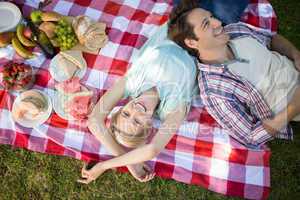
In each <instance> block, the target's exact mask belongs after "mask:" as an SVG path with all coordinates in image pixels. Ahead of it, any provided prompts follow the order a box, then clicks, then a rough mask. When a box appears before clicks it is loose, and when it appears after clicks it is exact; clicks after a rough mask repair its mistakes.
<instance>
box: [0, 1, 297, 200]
mask: <svg viewBox="0 0 300 200" xmlns="http://www.w3.org/2000/svg"><path fill="white" fill-rule="evenodd" d="M272 2H273V6H274V8H275V10H276V11H277V14H278V17H279V19H280V33H281V34H282V35H284V36H286V37H287V38H288V39H289V40H291V41H292V42H293V43H294V44H296V46H297V47H298V48H300V14H299V13H300V1H293V0H285V1H280V0H272ZM287 4H289V5H287ZM297 20H298V21H297ZM293 126H294V130H295V140H294V141H293V142H286V141H283V140H275V141H273V142H271V144H270V147H271V149H272V157H271V177H272V178H271V184H272V191H271V195H270V199H272V200H280V199H283V200H288V199H291V200H292V199H299V198H300V171H299V170H300V125H299V124H294V125H293ZM80 168H81V162H80V161H78V160H75V159H71V158H67V157H60V156H53V155H44V154H40V153H35V152H29V151H26V150H23V149H12V148H11V147H10V146H6V145H1V146H0V177H1V179H0V200H14V199H15V200H19V199H28V200H29V199H30V200H34V199H37V200H40V199H205V200H218V199H236V198H229V197H224V196H222V195H218V194H216V193H213V192H210V191H207V190H204V189H203V188H200V187H197V186H191V185H186V184H182V183H178V182H175V181H173V180H162V179H160V178H155V179H154V180H153V181H150V182H149V183H139V182H137V181H136V180H135V179H134V178H132V177H131V175H129V174H121V173H116V172H108V173H105V174H104V175H103V176H102V177H101V178H100V179H99V180H97V181H96V182H95V183H92V184H90V185H88V186H87V185H81V184H78V183H76V179H77V178H78V177H79V172H80ZM297 197H298V198H297Z"/></svg>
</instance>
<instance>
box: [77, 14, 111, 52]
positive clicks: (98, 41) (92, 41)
mask: <svg viewBox="0 0 300 200" xmlns="http://www.w3.org/2000/svg"><path fill="white" fill-rule="evenodd" d="M72 26H73V29H74V30H75V33H76V36H77V38H78V40H79V43H80V44H82V45H84V46H85V47H86V48H88V49H90V50H92V51H95V50H97V49H100V48H102V47H103V46H104V45H105V44H106V43H107V41H108V37H107V35H106V34H105V28H106V25H105V24H104V23H97V22H93V21H92V20H91V19H90V18H89V17H87V16H78V17H76V18H75V19H74V20H73V22H72Z"/></svg>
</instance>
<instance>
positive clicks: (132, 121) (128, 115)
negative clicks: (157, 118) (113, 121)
mask: <svg viewBox="0 0 300 200" xmlns="http://www.w3.org/2000/svg"><path fill="white" fill-rule="evenodd" d="M155 107H156V104H155V101H154V99H153V98H152V97H151V95H150V96H149V95H148V96H147V95H142V96H140V97H138V98H136V99H133V100H131V101H130V102H128V103H127V104H126V105H125V106H124V107H123V108H122V110H121V112H120V114H119V116H118V117H117V118H118V119H117V127H118V129H119V130H120V131H122V132H124V133H127V134H131V135H137V134H139V133H141V132H143V131H144V130H145V129H147V128H149V126H151V123H152V116H153V113H154V110H155Z"/></svg>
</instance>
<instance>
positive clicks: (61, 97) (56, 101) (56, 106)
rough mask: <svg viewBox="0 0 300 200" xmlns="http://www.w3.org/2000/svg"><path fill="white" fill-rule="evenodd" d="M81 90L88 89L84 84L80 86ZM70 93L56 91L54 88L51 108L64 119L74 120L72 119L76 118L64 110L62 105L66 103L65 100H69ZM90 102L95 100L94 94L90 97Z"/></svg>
mask: <svg viewBox="0 0 300 200" xmlns="http://www.w3.org/2000/svg"><path fill="white" fill-rule="evenodd" d="M81 87H82V90H85V91H88V90H89V89H88V88H86V87H85V86H81ZM71 96H72V94H71V95H66V94H62V93H60V92H58V91H57V90H55V92H54V95H53V98H52V102H53V110H54V111H55V112H56V113H57V115H58V116H59V117H61V118H63V119H65V120H68V121H74V120H78V119H76V118H74V117H73V116H72V115H70V114H69V113H67V112H65V108H64V105H65V104H66V102H68V101H69V100H71V99H70V98H71ZM91 101H92V103H94V102H95V96H94V95H93V96H92V99H91Z"/></svg>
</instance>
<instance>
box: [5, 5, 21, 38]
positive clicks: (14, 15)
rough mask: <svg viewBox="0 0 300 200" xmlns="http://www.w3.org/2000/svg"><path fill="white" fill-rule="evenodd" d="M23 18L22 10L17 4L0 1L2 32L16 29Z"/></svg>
mask: <svg viewBox="0 0 300 200" xmlns="http://www.w3.org/2000/svg"><path fill="white" fill-rule="evenodd" d="M21 19H22V14H21V11H20V9H19V8H18V7H17V6H16V5H15V4H13V3H10V2H0V33H1V32H6V31H11V30H14V29H15V28H16V26H17V25H18V24H19V23H20V21H21Z"/></svg>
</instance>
